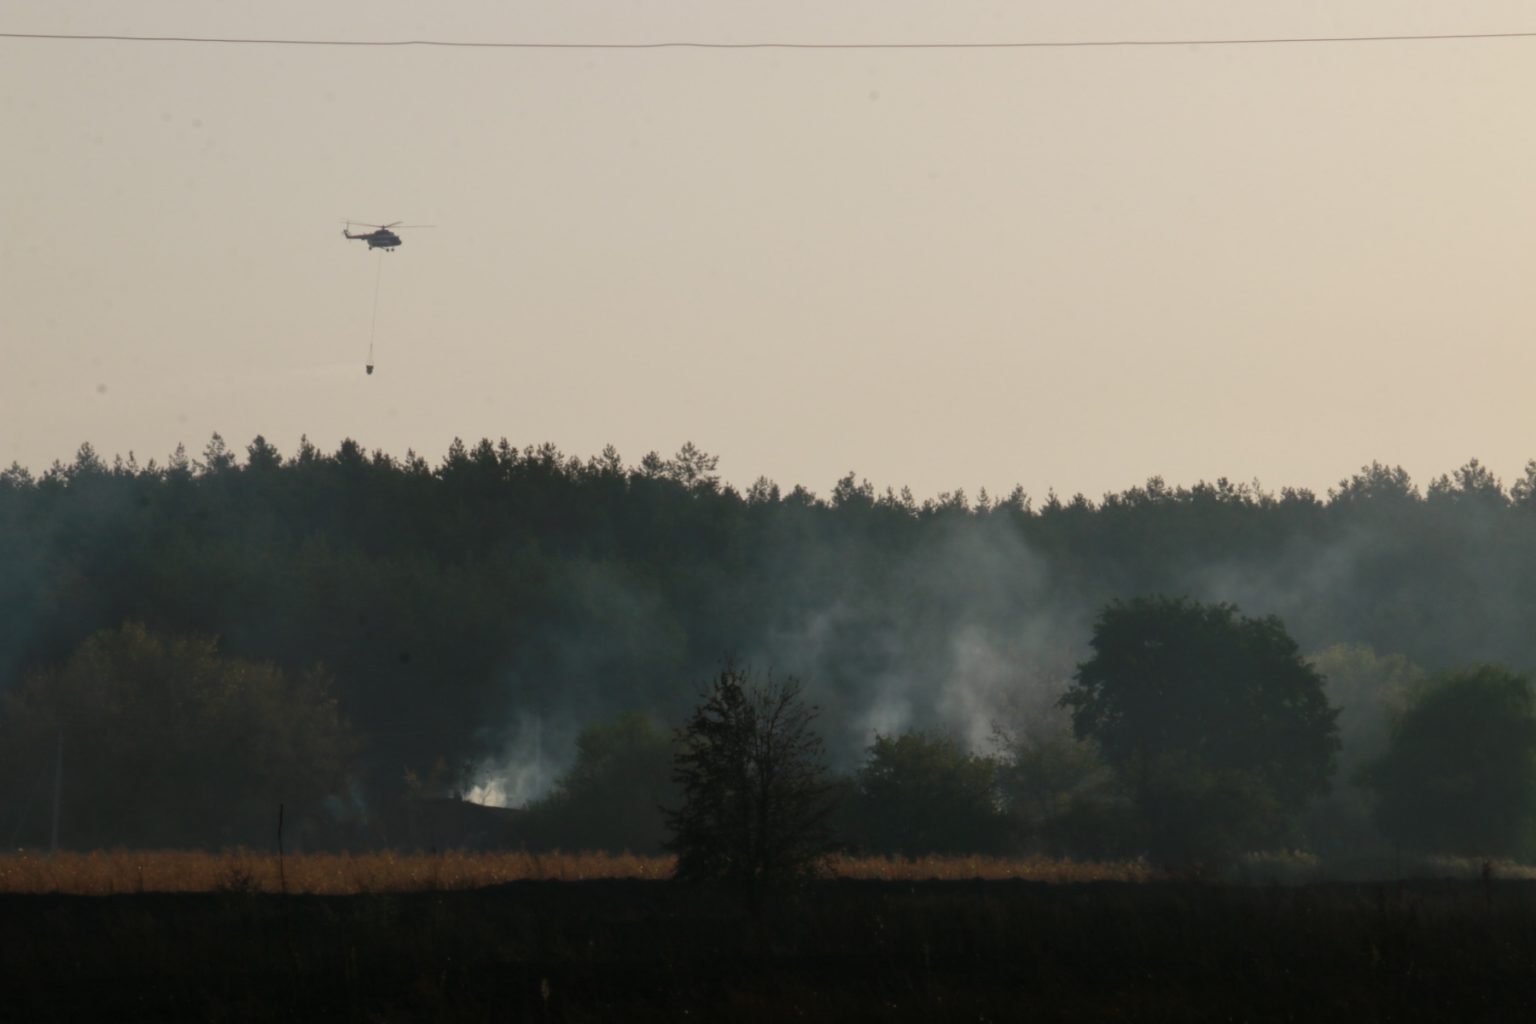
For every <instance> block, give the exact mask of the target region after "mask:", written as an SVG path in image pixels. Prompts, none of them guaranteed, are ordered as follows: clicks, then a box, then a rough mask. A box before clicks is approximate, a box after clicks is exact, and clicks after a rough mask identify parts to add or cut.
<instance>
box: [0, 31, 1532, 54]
mask: <svg viewBox="0 0 1536 1024" xmlns="http://www.w3.org/2000/svg"><path fill="white" fill-rule="evenodd" d="M1531 38H1536V31H1533V32H1454V33H1452V32H1436V33H1424V34H1418V35H1414V34H1400V35H1378V36H1265V37H1252V38H1247V37H1244V38H1231V37H1229V38H1212V39H1059V40H1014V41H1008V40H1003V41H998V42H974V41H973V42H951V43H869V42H865V43H857V42H855V43H806V42H755V43H722V42H700V41H687V40H672V41H662V42H651V43H593V42H574V43H547V42H518V41H510V42H497V41H479V40H470V39H265V38H247V37H238V38H237V37H229V36H130V35H85V34H77V33H64V32H0V39H34V40H54V41H68V42H104V43H211V44H225V45H236V46H393V47H405V46H436V47H458V48H465V49H483V50H1062V49H1082V48H1097V49H1108V48H1113V47H1123V48H1131V47H1151V46H1284V45H1299V44H1304V43H1420V42H1442V41H1453V40H1472V39H1531Z"/></svg>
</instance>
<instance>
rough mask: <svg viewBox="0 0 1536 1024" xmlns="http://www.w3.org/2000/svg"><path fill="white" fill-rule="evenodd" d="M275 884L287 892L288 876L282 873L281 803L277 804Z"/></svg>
mask: <svg viewBox="0 0 1536 1024" xmlns="http://www.w3.org/2000/svg"><path fill="white" fill-rule="evenodd" d="M277 884H278V887H279V888H280V889H282V891H283V892H284V893H285V894H286V893H287V892H288V876H287V875H286V874H284V873H283V805H282V804H281V803H279V804H278V805H277Z"/></svg>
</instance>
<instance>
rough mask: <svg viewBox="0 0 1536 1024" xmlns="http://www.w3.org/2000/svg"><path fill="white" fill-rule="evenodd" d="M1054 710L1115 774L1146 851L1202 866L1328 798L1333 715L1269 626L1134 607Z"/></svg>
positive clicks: (1162, 601)
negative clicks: (1062, 710) (1068, 717)
mask: <svg viewBox="0 0 1536 1024" xmlns="http://www.w3.org/2000/svg"><path fill="white" fill-rule="evenodd" d="M1091 645H1092V648H1093V656H1092V657H1091V658H1090V659H1089V660H1088V661H1086V662H1084V663H1083V664H1081V665H1079V666H1078V669H1077V673H1076V675H1075V676H1074V678H1073V683H1072V686H1071V688H1070V689H1069V690H1068V692H1067V694H1066V695H1065V696H1064V697H1063V698H1062V703H1063V705H1064V706H1066V707H1068V708H1070V709H1071V710H1072V724H1073V728H1074V730H1075V731H1076V733H1077V735H1078V736H1079V737H1080V738H1085V739H1086V738H1092V739H1094V740H1096V741H1097V742H1098V744H1099V748H1100V750H1101V751H1102V752H1103V755H1104V758H1105V759H1106V760H1107V761H1108V762H1109V764H1110V765H1111V766H1113V767H1114V768H1115V770H1116V772H1117V773H1118V774H1119V775H1120V777H1121V779H1122V780H1123V783H1124V785H1125V787H1126V790H1127V792H1128V794H1129V797H1130V799H1131V801H1132V803H1133V805H1134V807H1135V809H1136V811H1137V814H1138V818H1139V823H1140V829H1141V840H1142V845H1143V847H1144V848H1145V850H1146V852H1147V853H1149V854H1150V855H1152V856H1153V857H1156V858H1158V859H1160V860H1163V861H1164V862H1167V863H1176V864H1200V863H1210V862H1212V861H1219V860H1221V859H1222V858H1225V857H1227V856H1230V855H1231V854H1233V853H1235V852H1237V851H1239V850H1242V849H1252V848H1254V847H1255V846H1258V845H1262V844H1266V843H1273V842H1276V841H1279V840H1281V839H1283V838H1284V837H1285V835H1286V833H1287V831H1288V829H1289V827H1290V825H1291V823H1292V822H1293V821H1294V820H1295V818H1296V816H1297V815H1298V814H1299V813H1300V812H1301V811H1302V809H1303V808H1304V807H1305V806H1306V804H1307V803H1308V801H1310V800H1311V799H1313V798H1314V797H1317V796H1320V795H1322V794H1324V793H1326V792H1327V790H1328V785H1329V779H1330V776H1331V775H1332V773H1333V769H1334V761H1335V757H1336V752H1337V750H1338V745H1339V743H1338V729H1337V726H1336V725H1335V723H1334V719H1335V717H1336V716H1337V714H1338V712H1337V711H1335V710H1334V709H1333V708H1331V707H1329V706H1328V701H1327V698H1326V697H1325V696H1324V693H1323V681H1322V678H1321V676H1319V675H1318V673H1317V672H1316V671H1315V670H1314V669H1313V668H1312V667H1311V666H1309V665H1308V664H1307V663H1306V662H1305V661H1303V660H1302V658H1301V656H1300V654H1299V652H1298V650H1297V647H1296V643H1295V641H1293V640H1292V639H1291V637H1290V635H1289V634H1288V633H1287V632H1286V630H1285V627H1284V626H1283V625H1282V624H1281V622H1280V620H1279V619H1277V618H1275V617H1274V616H1269V617H1267V618H1262V619H1250V618H1246V617H1243V616H1241V615H1239V614H1238V611H1237V609H1236V608H1234V607H1233V606H1232V605H1229V604H1209V605H1208V604H1201V603H1198V602H1195V601H1190V600H1186V599H1169V598H1164V597H1149V598H1138V599H1136V600H1132V601H1125V602H1119V601H1117V602H1115V603H1113V604H1111V605H1109V606H1108V607H1107V608H1105V609H1104V611H1103V612H1102V613H1101V614H1100V616H1099V620H1098V622H1097V623H1096V624H1095V626H1094V631H1093V639H1092V641H1091Z"/></svg>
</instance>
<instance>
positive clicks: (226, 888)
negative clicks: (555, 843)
mask: <svg viewBox="0 0 1536 1024" xmlns="http://www.w3.org/2000/svg"><path fill="white" fill-rule="evenodd" d="M672 866H673V859H672V858H671V857H639V856H633V855H629V854H609V853H550V854H544V855H540V854H532V853H460V852H455V853H443V854H436V855H428V854H399V853H368V854H357V855H352V854H344V853H342V854H336V853H310V854H299V855H291V856H289V857H286V858H285V859H284V861H283V869H282V875H281V877H280V876H279V874H278V862H277V858H276V857H274V856H272V855H270V854H258V853H253V852H251V851H249V850H229V851H225V852H224V853H207V852H200V851H188V850H114V851H106V852H103V851H98V852H95V853H60V854H58V855H56V856H52V857H50V856H48V855H47V854H41V853H28V852H25V851H23V852H20V853H16V854H11V855H8V856H0V893H47V892H58V893H75V894H80V895H108V894H112V893H133V892H220V891H222V892H279V891H281V890H282V889H283V888H284V886H286V889H287V891H288V892H291V893H319V894H327V895H350V894H355V893H368V892H423V891H434V890H451V889H478V888H481V887H484V886H488V885H497V884H500V883H502V882H513V881H521V880H527V879H549V880H561V881H572V882H574V881H581V880H584V879H596V878H666V877H669V876H670V875H671V874H672ZM828 867H829V869H830V873H831V874H832V875H834V876H836V877H839V878H863V879H882V880H886V881H920V880H924V879H931V878H938V879H973V878H982V879H1010V878H1017V879H1026V880H1030V881H1039V882H1089V881H1106V880H1109V881H1125V882H1139V881H1146V880H1147V879H1149V878H1151V877H1153V872H1152V871H1151V869H1149V868H1148V867H1147V866H1146V865H1144V864H1141V863H1139V862H1126V863H1094V862H1088V861H1063V860H1046V859H1043V858H1025V859H1017V860H1008V859H1002V858H994V857H923V858H920V859H917V860H901V859H891V858H885V857H860V858H852V857H838V858H834V859H833V860H832V861H831V862H830V863H829V865H828Z"/></svg>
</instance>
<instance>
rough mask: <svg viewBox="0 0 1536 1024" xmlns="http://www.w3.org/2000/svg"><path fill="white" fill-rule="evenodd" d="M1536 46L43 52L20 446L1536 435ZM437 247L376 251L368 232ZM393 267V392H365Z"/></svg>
mask: <svg viewBox="0 0 1536 1024" xmlns="http://www.w3.org/2000/svg"><path fill="white" fill-rule="evenodd" d="M1533 29H1536V13H1533V12H1532V11H1531V10H1530V5H1529V4H1528V3H1523V2H1514V0H1509V2H1487V3H1470V2H1469V3H1459V4H1455V5H1451V4H1446V3H1444V2H1418V0H1412V2H1408V0H1359V2H1355V3H1352V4H1349V5H1339V4H1337V3H1325V2H1322V0H1306V2H1289V3H1276V2H1268V3H1263V4H1259V3H1250V2H1234V0H1220V2H1215V0H1212V2H1204V3H1200V2H1165V3H1159V4H1147V3H1145V2H1140V0H1099V2H1079V0H1073V2H1070V3H1068V2H1065V0H1062V2H1058V3H1053V4H1043V3H1031V4H1020V3H1004V2H956V0H948V2H945V3H942V4H941V3H934V2H929V3H914V2H907V0H845V2H840V3H838V4H826V3H824V2H815V3H812V2H809V0H774V2H772V3H766V2H765V3H738V2H719V0H714V2H708V3H705V2H702V0H700V2H684V0H646V2H643V3H641V2H633V0H632V2H617V0H609V2H603V3H597V2H570V0H562V2H560V3H558V4H557V3H539V4H535V3H507V2H489V0H486V2H479V3H450V4H423V3H419V2H414V0H412V2H406V0H387V2H380V0H370V2H367V3H363V2H358V0H349V2H340V0H335V2H329V3H325V4H314V3H309V2H304V3H299V2H294V0H269V2H266V3H262V4H241V5H232V4H208V3H206V2H190V0H186V2H154V0H138V2H135V3H132V4H126V3H120V2H84V0H75V2H72V3H69V4H60V3H58V2H56V0H8V2H7V3H6V4H4V6H0V31H67V32H120V33H137V34H146V33H174V34H254V35H263V36H346V37H354V38H400V37H437V38H463V39H507V40H511V39H518V40H547V41H567V40H588V41H590V40H596V41H651V40H660V39H673V38H687V39H696V40H719V41H753V40H765V39H769V40H771V39H793V40H801V41H853V40H857V41H940V40H965V41H975V40H989V39H996V40H1004V39H1008V40H1022V39H1088V38H1124V37H1141V38H1188V37H1205V36H1234V35H1286V36H1292V35H1318V34H1379V33H1398V32H1403V33H1407V32H1471V31H1521V30H1533ZM1532 95H1536V39H1527V40H1506V41H1466V42H1436V43H1426V42H1416V43H1385V44H1359V45H1311V46H1272V47H1256V46H1248V47H1208V48H1206V47H1171V48H1157V49H1139V50H1138V49H1096V50H1088V49H1076V50H1029V51H975V50H966V51H923V52H911V51H858V52H847V51H823V52H785V51H708V52H699V51H676V50H663V51H644V52H612V51H607V52H592V51H540V52H526V51H490V50H483V51H474V50H440V49H371V50H359V49H331V48H275V47H234V46H184V45H172V44H104V43H59V42H29V41H19V40H0V128H3V135H0V138H3V143H0V465H4V464H8V463H9V462H10V461H11V460H12V459H15V460H18V461H20V462H21V463H22V464H24V465H29V466H32V467H34V468H41V467H44V466H46V465H47V464H48V463H49V462H51V461H52V460H53V459H55V458H59V459H65V460H68V459H69V458H70V457H71V456H72V454H73V452H74V450H75V449H76V447H77V446H78V445H79V444H80V443H81V442H82V441H90V442H91V443H93V444H94V445H95V446H96V447H97V448H98V449H99V450H101V451H103V452H104V453H107V454H111V453H114V452H123V453H126V452H127V451H129V450H130V449H131V450H133V451H135V452H136V453H137V454H138V456H139V458H140V460H141V461H143V460H145V459H147V458H149V457H151V456H153V457H158V458H161V459H163V458H164V456H165V455H166V454H167V453H168V452H169V451H170V450H171V449H172V448H173V447H174V446H175V445H176V443H177V442H178V441H184V442H185V443H186V444H187V446H188V448H189V449H192V450H193V451H198V450H201V448H202V447H203V445H204V444H205V443H206V441H207V439H208V436H209V435H210V433H212V432H213V431H219V432H220V433H222V434H223V435H224V437H225V438H227V439H228V440H229V441H230V442H231V443H232V444H236V445H238V446H240V447H242V448H243V446H244V445H245V444H246V443H247V442H249V440H250V439H251V438H252V437H253V436H254V435H256V434H258V433H261V434H265V435H266V436H267V437H268V438H269V439H270V440H272V441H273V442H274V443H276V444H277V445H278V446H279V447H280V448H282V449H283V450H284V451H285V452H287V451H292V449H293V447H294V446H295V445H296V444H297V442H298V439H299V436H300V434H303V433H307V434H308V435H309V437H310V439H311V440H313V441H314V442H316V443H317V444H319V445H320V446H321V447H323V448H326V449H328V450H329V449H332V448H334V446H335V444H336V442H337V441H339V440H340V439H341V438H342V437H344V436H351V437H355V438H356V439H358V440H359V441H360V442H362V443H363V444H364V445H366V446H368V447H370V448H374V447H378V448H383V449H385V450H387V451H391V452H394V453H396V454H400V453H403V452H404V451H405V449H406V448H408V447H414V448H415V449H417V450H418V451H420V452H422V453H423V454H425V455H427V456H428V457H429V458H431V459H432V460H434V461H435V460H436V459H437V458H438V457H440V456H441V454H442V452H443V450H444V449H445V448H446V446H447V445H448V443H449V441H450V440H451V438H452V437H453V436H455V435H461V436H463V437H464V438H466V439H470V440H473V439H476V438H479V437H481V436H490V437H493V438H499V437H502V436H505V437H507V438H509V439H511V440H512V441H513V442H515V443H517V444H519V445H521V444H526V443H533V442H541V441H545V440H549V441H554V442H555V443H557V444H559V445H560V446H561V447H562V448H565V449H566V450H568V451H572V452H575V453H578V454H582V455H586V454H590V453H593V452H596V451H597V450H599V449H600V448H601V447H602V446H603V445H604V444H606V443H610V442H611V443H613V444H615V445H616V446H617V447H618V448H619V450H620V451H621V452H622V453H623V454H624V456H625V457H626V458H627V459H628V460H630V461H631V462H633V461H638V459H639V458H640V457H641V456H642V455H643V454H644V453H645V452H646V451H648V450H651V449H657V450H660V451H661V452H663V454H669V453H671V452H672V451H674V450H676V448H677V447H679V446H680V445H681V444H682V442H684V441H686V440H690V439H691V440H694V441H695V442H697V443H698V444H699V445H700V446H702V447H704V448H705V449H707V450H709V451H713V452H716V453H718V454H719V455H720V456H721V458H722V461H721V468H722V470H723V471H724V474H725V476H726V477H727V479H730V480H733V481H736V482H740V483H745V482H750V481H751V480H752V479H753V478H754V477H756V476H757V475H758V474H766V475H768V476H770V477H772V478H774V479H776V480H778V481H779V482H780V483H781V484H786V485H787V484H791V483H797V482H798V483H804V484H806V485H807V486H809V487H811V488H812V489H813V490H816V491H818V492H819V493H826V492H827V491H828V490H829V489H830V487H831V485H832V483H833V482H834V481H835V480H836V479H837V477H839V476H841V475H842V474H843V473H845V472H847V471H848V470H849V469H854V470H857V471H858V472H859V473H860V474H861V475H863V476H867V477H868V478H870V479H871V480H873V481H874V482H875V483H876V484H877V485H878V486H880V487H884V486H886V485H888V484H889V485H893V486H898V487H899V486H901V485H902V484H910V485H911V486H912V488H913V489H914V491H916V492H917V493H918V495H919V496H927V495H931V494H934V493H936V492H939V491H941V490H947V489H952V488H954V487H964V488H966V489H967V490H968V491H970V492H972V493H974V492H975V490H976V488H977V487H978V486H982V485H984V486H986V487H988V488H989V489H990V490H993V491H994V492H995V491H998V490H1006V489H1008V488H1009V487H1011V486H1012V485H1013V484H1014V483H1022V484H1023V485H1024V486H1025V488H1026V489H1027V490H1029V491H1031V492H1032V493H1035V494H1043V493H1044V492H1045V491H1046V489H1047V488H1049V487H1054V488H1055V489H1056V490H1058V491H1059V492H1063V493H1068V494H1070V493H1072V492H1075V491H1079V490H1081V491H1083V492H1086V493H1087V494H1089V495H1090V496H1097V495H1099V494H1100V493H1102V492H1103V491H1105V490H1109V489H1115V490H1118V489H1121V488H1123V487H1126V486H1130V485H1133V484H1136V483H1139V482H1140V481H1142V480H1143V479H1144V478H1145V477H1147V476H1149V475H1151V474H1161V475H1163V476H1164V477H1166V478H1167V479H1168V480H1170V481H1171V482H1178V483H1192V482H1194V481H1196V480H1198V479H1202V478H1205V479H1211V478H1214V477H1217V476H1222V475H1225V476H1229V477H1232V478H1234V479H1243V480H1247V479H1252V478H1254V477H1257V478H1259V479H1260V480H1261V481H1262V482H1263V483H1264V484H1265V485H1266V486H1269V487H1276V488H1277V487H1279V486H1281V485H1287V484H1290V485H1300V486H1310V487H1313V488H1316V489H1319V490H1321V489H1324V488H1326V487H1327V486H1328V485H1329V484H1331V483H1333V482H1335V481H1337V480H1338V479H1339V478H1340V477H1342V476H1344V475H1347V474H1348V473H1350V472H1352V471H1353V470H1355V469H1357V468H1358V467H1359V466H1360V465H1361V464H1363V463H1365V462H1369V461H1370V460H1372V459H1380V460H1383V461H1386V462H1391V463H1401V464H1402V465H1404V466H1406V467H1407V468H1408V469H1409V471H1410V472H1412V473H1413V474H1414V476H1415V478H1416V479H1418V480H1419V481H1420V482H1421V483H1422V482H1424V481H1425V480H1426V478H1427V477H1428V476H1430V475H1431V474H1438V473H1440V472H1444V471H1449V470H1452V469H1454V468H1455V467H1456V466H1458V465H1460V464H1462V463H1463V462H1465V461H1466V460H1467V459H1468V458H1469V457H1471V456H1477V457H1480V458H1481V459H1482V460H1483V461H1484V462H1485V463H1487V464H1489V465H1490V466H1492V467H1493V469H1494V470H1495V471H1496V472H1498V473H1499V474H1501V475H1502V476H1503V477H1504V478H1505V480H1506V482H1509V481H1510V479H1511V478H1513V477H1516V476H1518V475H1519V474H1520V472H1521V468H1522V466H1523V465H1524V463H1525V460H1526V459H1527V458H1531V457H1536V436H1533V434H1532V431H1531V429H1530V427H1531V422H1532V416H1533V410H1532V407H1531V403H1530V401H1529V398H1528V396H1529V394H1530V392H1531V387H1532V371H1533V369H1536V350H1533V346H1532V344H1531V343H1532V341H1533V338H1536V302H1533V300H1532V298H1531V294H1532V292H1531V289H1532V284H1533V282H1536V230H1533V229H1536V223H1533V222H1536V200H1533V190H1536V117H1533V115H1532V112H1531V102H1530V98H1531V96H1532ZM343 217H355V218H360V219H363V220H375V221H391V220H397V219H401V220H406V221H408V222H416V223H426V224H434V225H437V226H436V227H435V228H434V229H431V230H422V231H416V232H407V233H406V244H405V245H404V246H403V247H402V248H401V249H400V250H399V251H398V252H397V253H395V254H393V255H389V256H383V257H381V256H380V254H378V253H369V252H368V251H366V250H365V249H364V247H363V246H362V245H361V244H359V243H356V242H345V241H344V240H343V239H342V238H341V236H340V232H341V224H340V223H339V219H340V218H343ZM381 258H382V261H383V262H382V284H381V299H380V304H379V314H378V317H379V318H378V328H377V353H376V362H377V366H378V369H377V371H376V372H375V374H374V375H373V376H371V377H369V376H366V375H365V374H364V371H363V364H364V361H365V356H366V354H367V348H368V340H369V324H370V314H371V310H372V302H373V297H374V283H375V274H376V272H378V271H379V269H380V259H381Z"/></svg>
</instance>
